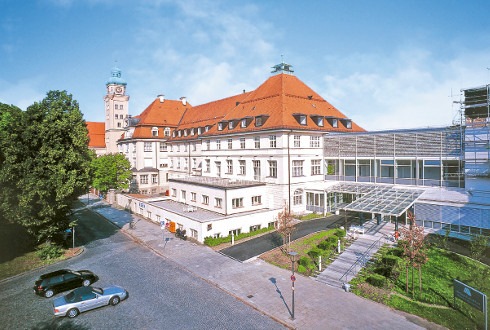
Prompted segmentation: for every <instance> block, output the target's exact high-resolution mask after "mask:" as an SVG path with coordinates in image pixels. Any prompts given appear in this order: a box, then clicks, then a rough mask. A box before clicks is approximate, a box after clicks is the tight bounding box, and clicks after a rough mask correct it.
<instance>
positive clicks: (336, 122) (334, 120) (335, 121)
mask: <svg viewBox="0 0 490 330" xmlns="http://www.w3.org/2000/svg"><path fill="white" fill-rule="evenodd" d="M325 118H327V121H328V122H329V123H330V125H331V126H332V127H333V128H337V127H339V119H338V118H336V117H331V116H327V117H325Z"/></svg>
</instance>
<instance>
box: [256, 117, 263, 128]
mask: <svg viewBox="0 0 490 330" xmlns="http://www.w3.org/2000/svg"><path fill="white" fill-rule="evenodd" d="M255 126H257V127H260V126H262V117H255Z"/></svg>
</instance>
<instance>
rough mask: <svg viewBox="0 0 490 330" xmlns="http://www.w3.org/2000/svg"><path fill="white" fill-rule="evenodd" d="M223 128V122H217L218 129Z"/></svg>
mask: <svg viewBox="0 0 490 330" xmlns="http://www.w3.org/2000/svg"><path fill="white" fill-rule="evenodd" d="M222 130H223V123H218V131H222Z"/></svg>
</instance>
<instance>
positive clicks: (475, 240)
mask: <svg viewBox="0 0 490 330" xmlns="http://www.w3.org/2000/svg"><path fill="white" fill-rule="evenodd" d="M488 240H489V238H488V237H487V236H484V235H475V236H472V237H471V241H470V255H471V257H472V258H473V259H475V260H478V261H480V260H481V259H482V257H483V256H484V255H485V251H486V250H487V248H488Z"/></svg>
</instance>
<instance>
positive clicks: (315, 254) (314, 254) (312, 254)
mask: <svg viewBox="0 0 490 330" xmlns="http://www.w3.org/2000/svg"><path fill="white" fill-rule="evenodd" d="M322 253H323V250H322V249H320V248H318V247H316V246H315V247H314V248H313V249H311V250H310V251H308V255H309V256H310V257H311V258H312V259H314V260H316V259H318V256H320V255H322Z"/></svg>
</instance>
